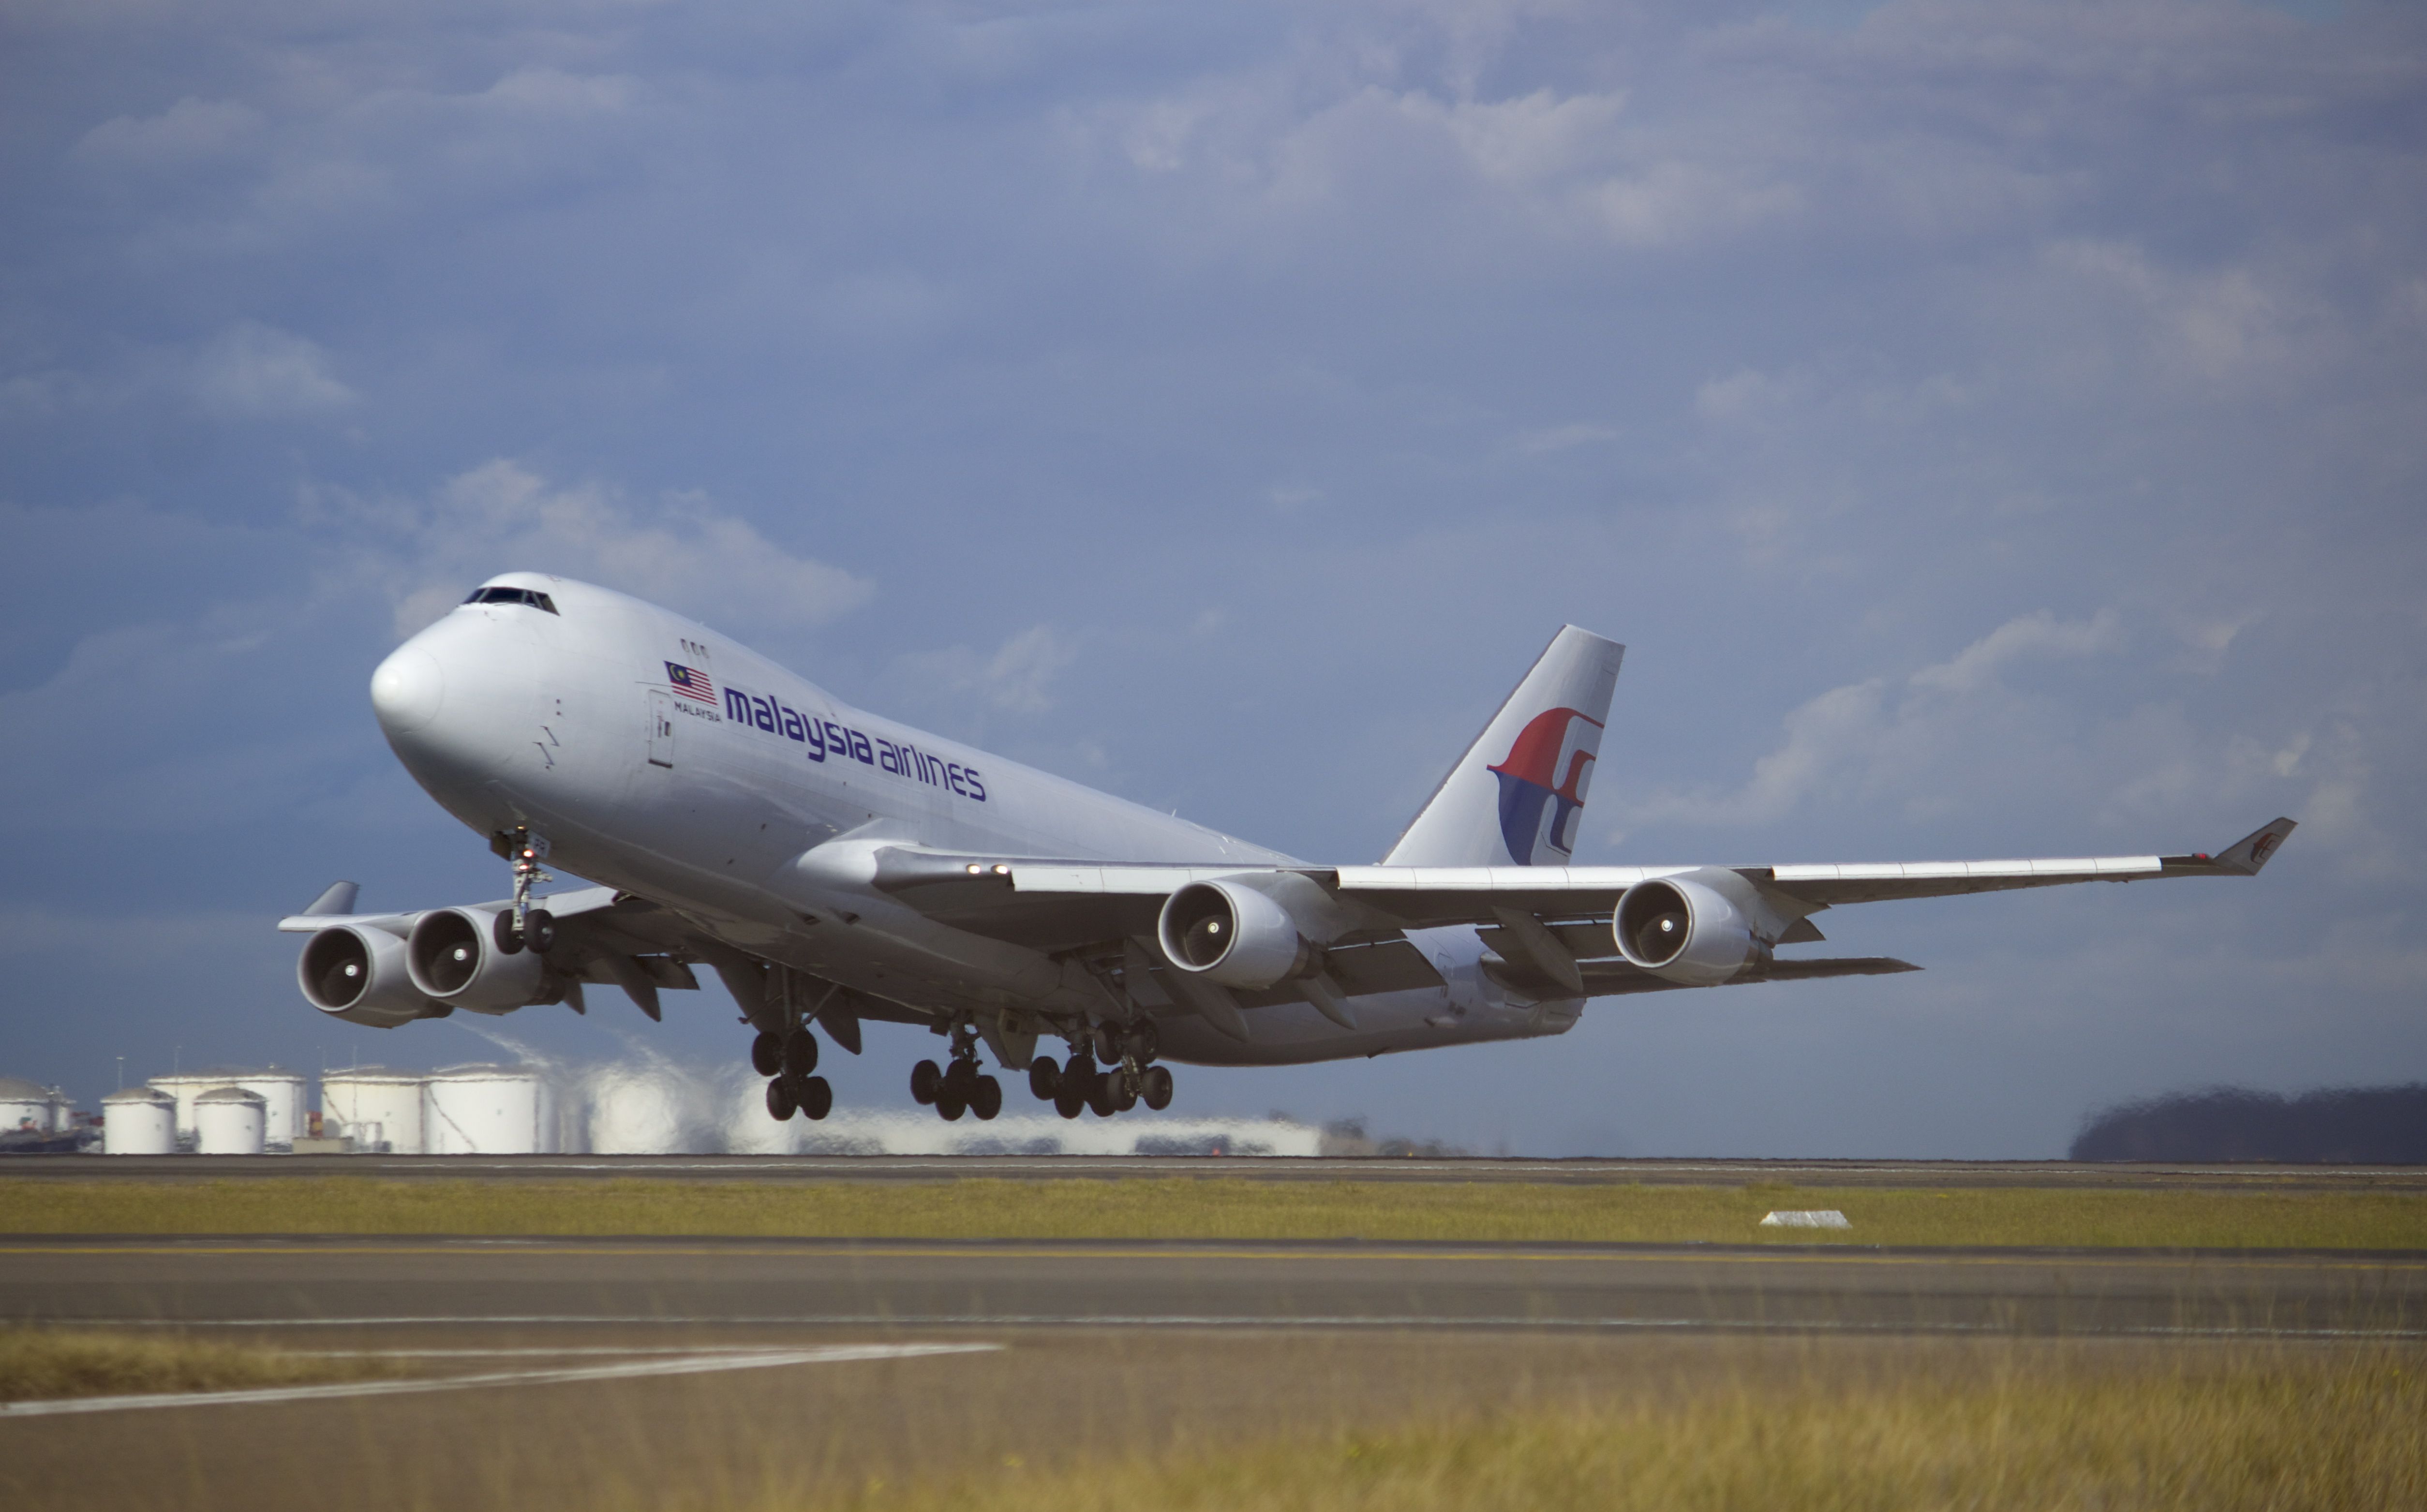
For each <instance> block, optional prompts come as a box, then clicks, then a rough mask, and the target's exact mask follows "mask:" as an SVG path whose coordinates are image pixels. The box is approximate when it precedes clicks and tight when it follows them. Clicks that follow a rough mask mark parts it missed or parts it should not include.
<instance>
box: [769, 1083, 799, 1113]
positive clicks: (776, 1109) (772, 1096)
mask: <svg viewBox="0 0 2427 1512" xmlns="http://www.w3.org/2000/svg"><path fill="white" fill-rule="evenodd" d="M795 1106H796V1104H794V1102H793V1101H792V1089H791V1088H790V1086H788V1085H786V1084H785V1082H784V1080H783V1079H782V1078H781V1077H778V1078H776V1079H775V1080H774V1081H770V1082H768V1083H767V1116H768V1117H770V1118H773V1119H774V1120H775V1121H776V1122H777V1123H779V1124H780V1123H782V1122H783V1121H784V1120H785V1119H787V1118H790V1117H791V1116H792V1110H793V1108H794V1107H795Z"/></svg>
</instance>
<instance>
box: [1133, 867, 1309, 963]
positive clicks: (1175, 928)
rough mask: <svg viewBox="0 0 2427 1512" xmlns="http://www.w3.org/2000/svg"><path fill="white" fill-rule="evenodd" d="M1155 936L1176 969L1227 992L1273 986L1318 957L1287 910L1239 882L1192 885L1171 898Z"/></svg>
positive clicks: (1164, 905) (1165, 907)
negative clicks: (1227, 989) (1240, 988)
mask: <svg viewBox="0 0 2427 1512" xmlns="http://www.w3.org/2000/svg"><path fill="white" fill-rule="evenodd" d="M1155 936H1156V938H1157V939H1159V940H1161V941H1162V943H1163V953H1164V954H1165V956H1167V957H1169V958H1170V961H1171V964H1172V965H1174V966H1176V967H1180V969H1181V970H1182V971H1186V972H1188V973H1190V974H1191V975H1193V976H1199V977H1202V978H1204V979H1205V980H1206V981H1208V982H1218V983H1220V984H1223V985H1224V986H1226V987H1269V986H1271V985H1272V984H1274V983H1276V982H1280V981H1284V980H1286V979H1288V978H1290V977H1294V976H1296V975H1298V974H1299V973H1300V972H1302V971H1304V970H1305V969H1306V968H1307V967H1308V965H1309V964H1310V963H1311V961H1312V960H1313V958H1314V947H1313V946H1311V945H1310V944H1308V943H1307V941H1306V938H1305V936H1304V935H1301V934H1300V933H1299V930H1298V926H1297V920H1296V919H1292V918H1291V917H1290V915H1289V911H1288V910H1287V909H1285V908H1283V907H1282V906H1281V905H1280V904H1279V903H1277V902H1273V901H1272V900H1271V899H1270V898H1267V897H1265V896H1264V895H1263V894H1262V893H1261V892H1257V891H1256V890H1254V889H1253V888H1251V887H1243V886H1239V885H1238V884H1237V883H1234V882H1224V881H1218V880H1217V881H1214V882H1192V883H1190V884H1189V885H1188V886H1185V887H1182V888H1181V889H1180V890H1179V891H1178V892H1175V893H1173V894H1172V895H1171V896H1170V897H1169V898H1166V899H1165V900H1164V903H1163V916H1162V918H1160V919H1157V920H1156V921H1155Z"/></svg>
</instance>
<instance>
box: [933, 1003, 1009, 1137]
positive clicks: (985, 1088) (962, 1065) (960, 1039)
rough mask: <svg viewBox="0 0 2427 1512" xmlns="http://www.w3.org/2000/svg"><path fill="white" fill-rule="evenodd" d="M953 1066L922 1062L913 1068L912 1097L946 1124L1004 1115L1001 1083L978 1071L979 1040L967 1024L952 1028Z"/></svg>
mask: <svg viewBox="0 0 2427 1512" xmlns="http://www.w3.org/2000/svg"><path fill="white" fill-rule="evenodd" d="M952 1063H953V1064H952V1065H950V1066H949V1067H946V1066H938V1065H937V1064H936V1063H935V1062H933V1061H920V1063H919V1064H918V1065H914V1066H912V1067H911V1068H910V1096H911V1097H914V1098H916V1099H917V1100H918V1101H919V1102H920V1103H921V1104H923V1105H925V1106H927V1107H930V1108H933V1109H935V1110H936V1112H937V1114H939V1115H941V1116H942V1118H943V1120H944V1121H945V1122H946V1123H951V1122H953V1120H954V1119H957V1118H958V1117H960V1115H961V1114H965V1113H973V1114H977V1115H978V1117H979V1118H980V1119H981V1120H985V1119H989V1118H992V1117H993V1116H994V1115H995V1114H999V1113H1001V1112H1002V1082H1000V1081H996V1080H995V1079H994V1078H992V1077H990V1076H986V1075H985V1074H983V1073H981V1072H980V1071H979V1070H978V1036H977V1033H976V1032H975V1031H974V1030H972V1029H970V1028H969V1025H967V1024H954V1025H953V1053H952Z"/></svg>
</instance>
